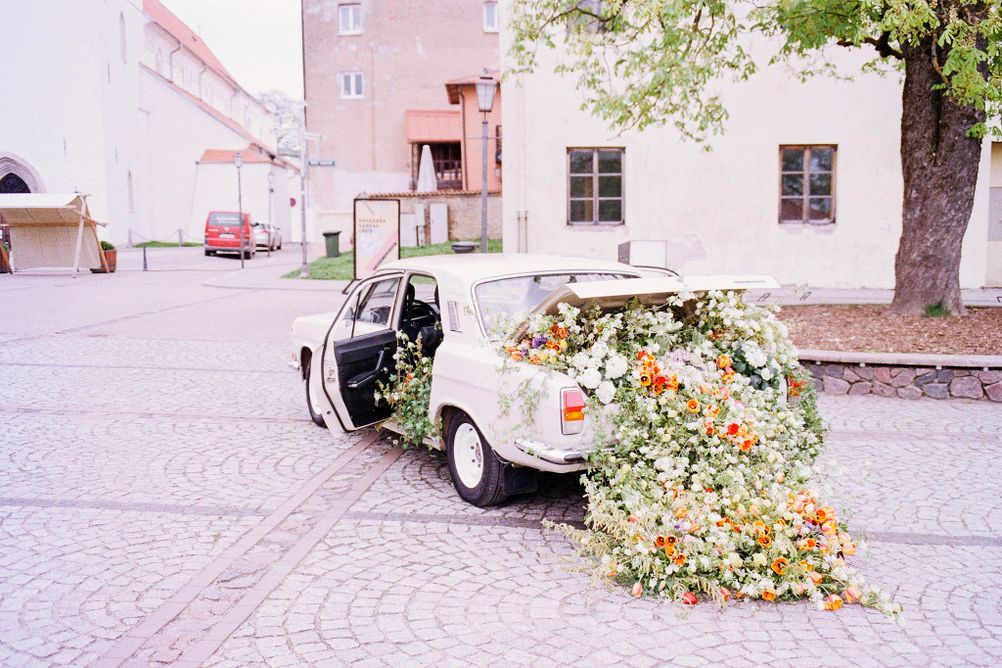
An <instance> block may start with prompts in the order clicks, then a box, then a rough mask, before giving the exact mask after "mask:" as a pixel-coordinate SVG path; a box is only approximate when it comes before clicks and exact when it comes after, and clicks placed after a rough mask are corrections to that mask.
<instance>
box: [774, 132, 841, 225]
mask: <svg viewBox="0 0 1002 668" xmlns="http://www.w3.org/2000/svg"><path fill="white" fill-rule="evenodd" d="M835 149H836V147H835V146H780V147H779V170H780V174H779V222H781V223H813V224H825V223H834V222H835Z"/></svg>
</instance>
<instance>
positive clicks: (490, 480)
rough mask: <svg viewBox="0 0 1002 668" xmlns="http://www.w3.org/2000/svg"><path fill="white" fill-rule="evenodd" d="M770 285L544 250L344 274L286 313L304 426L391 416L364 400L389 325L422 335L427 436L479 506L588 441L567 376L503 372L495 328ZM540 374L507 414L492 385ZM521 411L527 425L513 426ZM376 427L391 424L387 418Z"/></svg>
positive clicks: (577, 392) (387, 369) (350, 424)
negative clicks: (323, 297)
mask: <svg viewBox="0 0 1002 668" xmlns="http://www.w3.org/2000/svg"><path fill="white" fill-rule="evenodd" d="M775 285H776V284H775V282H774V281H771V279H768V280H765V279H759V278H747V279H742V280H734V279H730V278H727V277H704V278H702V279H698V280H696V281H695V282H690V281H688V280H687V281H686V282H683V281H682V280H681V279H678V278H673V277H667V276H659V277H655V278H643V277H642V274H641V271H640V270H638V269H636V268H634V267H631V266H629V265H625V264H620V263H618V262H610V261H604V260H596V259H582V258H568V257H562V256H551V255H528V254H519V255H502V254H497V255H487V256H484V255H480V254H471V255H444V256H443V255H439V256H428V257H417V258H410V259H407V260H400V261H397V262H392V263H390V264H387V265H384V266H383V267H382V268H381V269H380V270H379V272H378V273H376V274H375V275H374V276H372V277H370V278H368V279H366V280H364V281H360V282H358V283H356V284H355V285H354V286H353V288H352V289H351V291H350V293H349V295H348V298H347V300H346V301H345V302H344V304H343V305H342V306H341V308H340V309H339V310H338V311H335V312H330V313H322V314H318V315H312V316H306V317H302V318H298V319H296V320H295V321H294V322H293V324H292V343H291V350H290V360H289V361H290V364H291V365H292V366H293V367H294V368H296V369H298V370H299V372H300V376H301V378H302V380H303V383H304V387H305V395H306V404H307V408H308V410H309V414H310V416H311V418H312V419H313V421H314V422H315V423H316V424H318V425H321V426H323V425H325V424H326V426H328V427H329V428H331V429H332V430H333V429H343V430H345V431H353V430H357V429H360V428H362V427H367V426H370V425H374V424H377V423H380V422H384V421H386V420H387V419H388V418H390V413H391V411H390V408H389V407H388V406H387V405H386V404H385V402H377V401H376V399H375V397H374V391H375V390H376V383H377V381H378V380H381V379H386V378H387V377H388V376H389V375H390V374H391V373H392V369H393V363H394V362H393V354H394V352H395V351H396V347H397V334H398V332H403V333H404V334H406V335H407V336H408V337H409V338H411V340H414V339H415V338H416V337H421V338H422V342H423V347H424V350H425V351H426V354H430V355H433V357H434V360H433V366H432V389H431V400H430V405H429V411H430V416H431V417H433V418H438V419H441V421H442V437H441V438H440V439H438V440H429V441H427V442H426V444H427V445H429V446H431V447H435V448H440V449H444V450H445V453H446V457H447V459H448V463H449V471H450V473H451V476H452V482H453V485H454V486H455V488H456V491H457V492H458V493H459V495H460V496H461V497H462V498H463V499H465V500H466V501H468V502H470V503H473V504H475V505H480V506H483V505H491V504H495V503H500V502H501V501H503V500H504V499H505V498H506V497H507V496H509V495H512V494H517V493H523V492H528V491H532V490H534V489H535V471H537V470H539V471H554V472H571V471H577V470H580V469H582V468H583V467H584V466H585V459H586V455H587V453H588V451H589V448H591V447H592V446H593V433H592V431H591V429H590V428H589V420H588V417H587V416H586V415H585V414H584V413H583V412H582V411H581V408H582V406H583V405H584V395H583V392H582V390H581V389H580V388H579V387H578V385H577V384H576V383H575V382H574V381H573V380H571V378H570V377H568V376H566V375H564V374H562V373H558V372H555V371H552V370H544V369H543V368H541V367H538V366H533V365H531V364H528V363H513V369H512V370H513V373H510V374H508V375H507V376H506V377H505V378H504V379H502V378H501V374H500V371H501V369H502V366H503V360H502V358H501V356H499V355H498V342H497V341H495V340H492V337H495V336H496V334H495V333H494V332H493V326H494V325H495V323H497V322H498V321H499V320H501V319H503V318H512V317H515V318H517V317H519V316H522V315H524V314H526V313H529V312H531V311H540V312H547V313H555V312H556V309H557V306H558V305H559V304H561V303H569V304H573V305H580V304H584V303H585V302H597V303H598V304H599V305H600V306H602V307H603V308H606V309H615V308H619V307H622V306H623V305H624V304H625V303H626V302H627V301H628V300H630V299H632V298H634V297H636V298H639V299H640V300H641V301H642V302H645V303H650V304H654V303H663V302H664V300H665V298H666V297H667V296H668V295H669V294H671V293H674V292H678V291H684V290H688V289H702V290H707V289H745V288H749V287H770V286H775ZM538 374H543V376H542V377H540V379H541V381H542V388H543V389H542V394H541V396H540V397H539V400H538V402H537V403H536V407H535V412H534V414H533V415H531V416H521V415H505V414H504V411H503V410H502V409H501V407H500V403H501V402H500V401H499V394H500V393H501V392H504V391H508V392H511V391H513V390H514V389H515V388H516V387H517V385H518V384H519V383H520V382H521V381H522V380H524V379H528V378H535V377H537V375H538ZM525 417H529V420H528V422H527V423H528V424H530V425H531V430H529V433H525V430H524V429H519V428H518V425H519V424H520V423H525V422H526V421H525V420H524V418H525ZM383 426H384V427H386V428H387V429H390V430H396V426H395V425H394V424H393V423H392V421H390V422H384V425H383Z"/></svg>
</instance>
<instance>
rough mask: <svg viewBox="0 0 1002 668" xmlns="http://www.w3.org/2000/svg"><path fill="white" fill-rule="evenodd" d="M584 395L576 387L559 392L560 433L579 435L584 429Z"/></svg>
mask: <svg viewBox="0 0 1002 668" xmlns="http://www.w3.org/2000/svg"><path fill="white" fill-rule="evenodd" d="M584 408H585V400H584V393H582V392H581V390H580V389H578V388H576V387H568V388H564V389H563V390H560V432H561V433H563V434H580V433H581V430H582V429H584Z"/></svg>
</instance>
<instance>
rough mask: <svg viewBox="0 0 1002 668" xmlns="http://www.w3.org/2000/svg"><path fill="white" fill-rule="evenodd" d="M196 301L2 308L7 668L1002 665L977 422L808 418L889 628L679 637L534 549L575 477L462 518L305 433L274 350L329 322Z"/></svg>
mask: <svg viewBox="0 0 1002 668" xmlns="http://www.w3.org/2000/svg"><path fill="white" fill-rule="evenodd" d="M197 266H201V265H197ZM209 276H210V274H208V273H199V272H198V271H196V270H190V271H187V270H186V271H178V272H175V273H172V274H170V275H166V274H162V275H159V276H155V277H154V276H149V275H143V274H133V275H130V274H128V273H126V274H122V275H121V276H118V277H113V280H118V281H120V283H118V284H113V286H112V288H110V289H111V290H117V291H119V292H120V294H121V295H122V296H123V297H122V301H120V302H116V303H114V304H112V305H111V306H110V308H111V309H112V310H113V311H114V312H112V313H100V309H101V308H103V307H102V305H103V304H104V303H105V302H104V301H103V300H105V297H104V296H102V293H101V292H100V291H97V290H94V289H93V286H94V285H97V283H96V282H95V281H94V279H93V277H87V280H85V279H81V280H80V284H79V285H77V284H72V283H69V282H68V281H62V282H61V283H57V281H61V280H62V279H46V280H38V281H30V282H29V281H25V282H23V283H22V282H18V283H17V284H16V285H14V286H13V287H11V286H12V282H0V301H4V302H5V305H13V306H12V308H11V311H10V312H12V313H14V318H13V319H10V320H5V321H3V322H2V323H0V665H4V666H8V665H10V666H21V665H41V666H47V665H74V666H77V665H103V666H111V665H129V666H132V665H136V666H141V665H168V664H169V665H182V666H185V665H188V666H193V665H209V666H244V665H274V666H284V665H308V664H314V665H345V664H356V663H358V664H362V665H386V664H394V665H441V664H445V665H459V664H467V663H484V664H489V665H529V664H531V665H534V666H535V665H564V664H571V663H573V664H577V665H609V664H614V663H615V664H619V663H622V664H627V665H666V664H671V665H718V664H723V665H735V666H738V665H746V664H750V663H751V664H763V663H768V664H772V665H797V666H799V665H822V666H836V665H838V666H842V665H846V664H850V665H851V664H859V665H985V666H989V665H992V666H995V665H999V664H1002V519H1000V518H1002V483H1000V482H999V479H1000V471H1002V454H1000V453H1002V411H1000V410H999V409H998V407H996V406H992V405H986V404H984V403H975V402H959V401H958V402H932V401H922V400H920V401H900V400H893V399H880V398H876V397H822V405H823V412H824V415H825V416H826V417H827V419H828V422H829V424H830V426H831V433H830V439H829V440H830V446H829V449H828V452H827V454H826V455H825V460H826V463H827V464H828V468H829V469H830V470H831V473H830V475H829V476H828V478H827V479H826V480H824V481H821V483H822V485H823V486H825V487H826V488H828V489H829V490H830V493H831V495H832V496H833V498H834V499H835V500H836V501H837V502H838V505H839V506H840V507H842V508H844V509H845V510H846V511H847V512H848V513H849V514H850V517H851V519H850V523H851V526H852V528H853V529H854V531H855V532H857V533H862V534H865V535H866V536H867V537H868V539H869V546H868V549H867V550H865V551H864V552H863V553H862V554H860V555H858V556H857V557H856V558H855V564H856V565H857V566H858V567H859V568H860V569H861V570H862V571H863V572H864V573H865V575H866V576H867V577H868V578H869V580H870V581H872V582H875V583H879V584H882V585H884V586H885V587H886V588H887V589H889V590H890V591H891V592H892V593H893V595H894V596H895V597H896V599H897V600H898V601H899V602H901V603H902V604H903V605H904V606H905V609H906V613H905V615H904V617H903V621H902V623H901V624H897V623H895V622H893V621H891V620H889V619H887V618H885V617H883V616H882V615H880V614H879V613H875V612H872V611H869V610H863V609H861V608H859V607H858V606H847V607H846V608H843V609H842V610H841V611H839V612H838V613H825V612H819V611H816V610H814V609H813V608H811V607H810V606H808V605H804V604H792V605H791V604H782V605H772V604H769V605H766V604H760V603H746V604H743V605H736V606H732V607H730V608H728V609H727V610H724V611H719V610H717V609H716V608H714V607H712V606H710V605H699V606H697V607H695V608H691V609H681V608H679V607H678V606H676V605H674V604H672V603H669V602H664V601H655V600H650V599H642V600H636V599H632V598H630V597H629V596H628V595H627V594H626V592H624V591H622V590H619V589H612V588H608V587H606V586H604V585H602V584H600V583H595V582H593V581H591V579H590V578H589V576H587V575H585V574H583V573H581V572H578V571H575V570H574V564H575V563H576V562H575V560H574V557H573V551H572V549H571V546H570V545H569V544H568V542H567V541H566V540H565V539H564V538H563V537H562V536H561V535H560V534H558V533H555V532H553V531H546V530H542V529H541V528H540V520H542V519H544V518H545V519H551V520H555V521H567V522H572V523H576V522H580V521H581V520H582V519H583V501H582V497H581V489H580V487H579V485H578V483H577V481H576V479H575V478H574V477H573V476H549V477H545V478H544V479H543V482H542V485H541V489H540V491H539V492H538V493H536V494H534V495H532V496H529V497H525V498H519V499H515V500H514V501H512V502H510V503H509V504H508V505H506V506H504V507H502V508H495V509H488V510H484V509H478V508H474V507H472V506H469V505H466V504H464V503H463V502H462V501H460V500H459V498H458V497H457V496H456V494H455V492H454V491H453V489H452V487H451V484H450V482H449V479H448V472H447V468H446V466H445V464H444V460H443V458H442V457H441V455H439V454H437V453H432V452H426V451H415V450H410V451H405V452H401V451H399V450H397V449H395V448H393V447H392V446H390V445H389V444H388V443H387V442H386V441H384V440H382V439H380V438H379V436H378V434H375V433H373V432H362V433H359V434H354V435H344V434H331V433H329V432H327V431H326V430H321V429H317V428H316V427H314V426H313V425H312V423H310V422H309V420H308V419H307V418H306V417H305V412H304V409H303V406H302V396H301V388H300V386H299V384H298V383H297V381H296V377H295V374H293V373H292V372H291V371H289V370H288V369H287V367H285V366H284V361H285V360H284V345H283V337H284V331H285V330H286V329H287V326H288V322H289V320H291V318H292V317H294V316H295V315H297V314H301V313H309V312H313V311H319V310H328V309H329V308H331V307H332V300H334V298H333V297H332V296H331V295H330V294H328V293H326V292H323V291H310V292H309V294H301V293H296V292H282V291H274V290H271V291H269V290H253V289H248V290H242V291H236V290H226V291H224V290H220V289H212V288H208V287H205V286H204V285H202V283H203V282H204V281H205V280H208V278H207V277H209ZM215 276H216V277H218V276H219V273H217V274H215ZM106 279H107V277H104V280H106ZM154 287H155V289H156V290H157V291H158V296H157V301H155V303H147V302H145V301H143V300H140V299H137V298H134V297H130V296H129V295H130V294H131V293H132V292H134V291H136V290H150V289H153V288H154ZM81 302H83V303H81ZM213 305H215V306H218V307H219V308H220V309H222V311H221V313H222V315H220V312H219V311H217V312H213ZM32 306H33V307H34V310H32ZM43 311H44V312H43ZM64 313H69V314H70V315H71V316H72V320H73V326H72V327H68V326H66V325H65V323H64V322H63V320H62V319H61V314H64ZM19 314H25V315H24V317H23V318H22V317H20V315H19ZM221 320H225V322H221ZM67 330H71V331H67Z"/></svg>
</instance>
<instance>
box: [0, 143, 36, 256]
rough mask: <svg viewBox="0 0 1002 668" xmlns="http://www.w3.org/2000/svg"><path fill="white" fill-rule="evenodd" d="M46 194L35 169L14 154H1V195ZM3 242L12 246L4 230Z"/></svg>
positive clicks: (8, 235)
mask: <svg viewBox="0 0 1002 668" xmlns="http://www.w3.org/2000/svg"><path fill="white" fill-rule="evenodd" d="M37 192H45V188H44V187H43V186H42V182H41V179H40V178H39V177H38V173H37V172H35V170H34V169H32V168H31V167H29V166H28V164H27V163H26V162H25V161H24V160H22V159H21V158H20V157H18V156H16V155H14V154H12V153H0V194H8V193H37ZM2 235H3V241H5V242H7V244H10V234H9V232H8V231H7V229H6V228H3V230H2Z"/></svg>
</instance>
